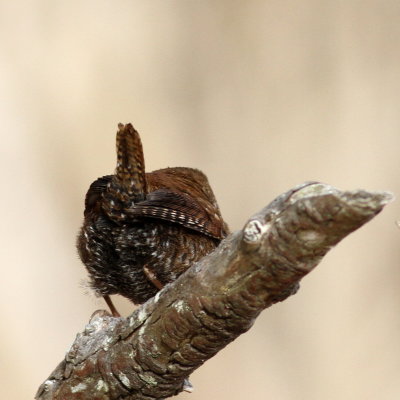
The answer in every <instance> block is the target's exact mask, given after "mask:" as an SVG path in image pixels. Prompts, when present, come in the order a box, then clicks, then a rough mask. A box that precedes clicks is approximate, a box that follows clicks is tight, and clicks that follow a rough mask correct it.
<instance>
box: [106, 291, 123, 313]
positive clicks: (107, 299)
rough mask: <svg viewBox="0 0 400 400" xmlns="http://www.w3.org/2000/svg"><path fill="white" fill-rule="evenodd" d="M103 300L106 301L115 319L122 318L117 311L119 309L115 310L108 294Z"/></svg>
mask: <svg viewBox="0 0 400 400" xmlns="http://www.w3.org/2000/svg"><path fill="white" fill-rule="evenodd" d="M103 299H104V300H105V302H106V303H107V305H108V308H109V309H110V311H111V314H112V315H113V317H117V318H118V317H120V316H121V314H120V313H119V312H118V311H117V309H116V308H115V306H114V304H113V302H112V301H111V298H110V296H109V295H108V294H106V295H105V296H103Z"/></svg>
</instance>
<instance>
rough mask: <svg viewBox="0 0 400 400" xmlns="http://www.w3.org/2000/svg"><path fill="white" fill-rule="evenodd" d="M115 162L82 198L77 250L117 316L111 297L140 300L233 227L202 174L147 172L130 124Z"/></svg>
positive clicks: (120, 135)
mask: <svg viewBox="0 0 400 400" xmlns="http://www.w3.org/2000/svg"><path fill="white" fill-rule="evenodd" d="M116 150H117V166H116V169H115V173H114V174H113V175H105V176H102V177H100V178H98V179H96V180H95V181H94V182H93V183H92V184H91V185H90V187H89V189H88V191H87V194H86V196H85V208H84V220H83V224H82V227H81V229H80V231H79V234H78V239H77V249H78V254H79V256H80V259H81V260H82V262H83V264H84V265H85V267H86V269H87V272H88V275H89V285H90V287H91V288H92V289H93V290H94V292H95V294H96V295H97V296H102V297H103V298H104V300H105V301H106V303H107V305H108V306H109V308H110V311H111V313H112V315H114V316H116V317H118V316H120V314H119V312H118V311H117V310H116V308H115V306H114V305H113V303H112V301H111V298H110V295H114V294H119V295H122V296H124V297H126V298H128V299H129V300H130V301H131V302H133V303H134V304H142V303H144V302H146V301H147V300H148V299H150V298H151V297H153V296H155V295H156V293H157V292H158V291H159V290H160V289H162V288H163V287H164V286H165V285H166V284H168V283H171V282H173V281H175V280H176V279H177V278H178V277H179V276H180V275H181V274H182V273H183V272H184V271H186V270H187V269H188V268H189V267H190V266H191V265H193V264H194V263H195V262H197V261H199V260H200V259H201V258H203V257H204V256H206V255H207V254H209V253H210V252H212V251H213V250H214V249H215V248H216V247H217V246H218V245H219V243H220V242H221V241H222V240H223V239H224V238H225V237H226V236H227V235H228V234H229V228H228V226H227V224H226V222H225V221H224V220H223V218H222V216H221V212H220V209H219V207H218V204H217V201H216V199H215V196H214V193H213V191H212V189H211V187H210V184H209V182H208V179H207V177H206V175H205V174H204V173H202V172H201V171H199V170H198V169H194V168H186V167H174V168H170V167H168V168H164V169H159V170H156V171H153V172H149V173H146V172H145V162H144V155H143V147H142V142H141V139H140V136H139V133H138V132H137V131H136V130H135V128H134V127H133V126H132V124H130V123H128V124H121V123H120V124H118V131H117V136H116Z"/></svg>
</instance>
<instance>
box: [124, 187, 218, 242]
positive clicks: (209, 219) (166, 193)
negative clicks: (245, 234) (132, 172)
mask: <svg viewBox="0 0 400 400" xmlns="http://www.w3.org/2000/svg"><path fill="white" fill-rule="evenodd" d="M129 214H130V215H134V216H135V217H148V218H158V219H162V220H165V221H169V222H172V223H175V224H179V225H182V226H185V227H186V228H189V229H192V230H194V231H198V232H201V233H203V234H205V235H208V236H212V237H214V238H216V239H222V238H224V237H225V234H224V231H223V229H222V223H221V219H220V217H219V216H218V215H211V214H210V213H208V212H207V210H205V209H204V208H203V207H202V206H201V205H200V204H199V203H198V202H196V201H195V200H194V199H193V198H192V197H191V196H189V195H187V194H185V193H178V192H173V191H171V190H168V189H159V190H155V191H154V192H152V193H149V194H148V196H147V199H146V200H145V201H141V202H139V203H136V204H135V206H134V207H133V208H132V209H131V210H130V211H129Z"/></svg>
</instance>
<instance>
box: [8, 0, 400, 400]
mask: <svg viewBox="0 0 400 400" xmlns="http://www.w3.org/2000/svg"><path fill="white" fill-rule="evenodd" d="M399 18H400V2H399V1H393V0H364V1H357V0H347V1H335V2H332V1H324V0H322V1H321V0H303V1H295V0H271V1H268V0H267V1H256V0H247V1H233V0H231V1H227V0H225V1H224V0H220V1H209V0H203V1H192V0H181V1H172V0H167V1H166V0H153V1H133V0H131V1H123V0H122V1H118V2H115V1H114V2H111V1H104V0H96V1H77V0H70V1H68V2H62V1H54V0H42V1H18V0H16V1H6V0H2V1H1V2H0V78H1V79H0V103H1V106H0V114H1V117H0V118H1V135H2V140H1V143H2V144H1V147H0V151H1V157H0V162H1V171H2V173H1V180H2V182H1V189H0V190H1V201H2V205H1V209H2V217H1V219H2V222H1V224H0V229H1V233H0V234H1V243H2V246H1V250H0V251H1V279H0V312H1V317H2V328H1V333H0V359H1V361H0V363H1V366H0V370H1V378H0V381H1V386H0V392H1V393H0V394H1V397H2V398H9V399H11V398H12V399H15V400H20V399H21V400H22V399H28V398H33V396H34V393H35V391H36V389H37V387H38V386H39V384H40V383H41V382H42V381H43V380H45V379H46V378H47V376H48V375H49V374H50V372H51V371H52V370H53V369H54V368H55V367H56V365H57V364H58V363H59V361H61V359H62V358H63V356H64V354H65V352H66V351H67V350H68V348H69V346H70V345H71V343H72V341H73V340H74V338H75V335H76V333H77V332H79V331H81V330H83V328H84V326H85V324H86V323H87V322H88V319H89V317H90V315H91V314H92V313H93V311H95V310H96V309H98V308H102V307H104V304H103V303H102V301H101V300H98V299H96V298H94V297H93V295H89V294H86V293H85V289H84V288H83V286H84V284H83V283H82V282H84V280H85V279H86V272H85V270H84V267H83V266H82V265H81V263H80V261H79V259H78V256H77V253H76V251H75V237H76V235H77V232H78V229H79V226H80V224H81V221H82V213H83V200H84V195H85V193H86V190H87V188H88V186H89V184H90V183H91V182H92V181H93V180H94V179H96V178H97V177H99V176H102V175H105V174H109V173H112V172H113V169H114V164H115V154H114V153H115V148H114V147H115V132H116V130H117V123H118V122H124V123H125V122H132V123H133V124H134V126H135V127H136V128H137V129H138V131H139V132H140V134H141V136H142V141H143V145H144V149H145V157H146V165H147V168H148V170H149V171H150V170H153V169H158V168H162V167H166V166H191V167H197V168H199V169H201V170H203V171H204V172H205V173H206V174H207V175H208V177H209V179H210V181H211V184H212V186H213V188H214V191H215V193H216V196H217V198H218V200H219V204H220V207H221V210H222V213H223V215H224V217H225V218H226V220H227V221H228V222H229V224H230V226H231V228H232V229H233V230H236V229H240V228H241V227H242V226H243V225H244V223H245V222H246V220H247V218H248V217H250V216H251V215H252V214H253V213H255V212H257V211H258V210H259V209H261V208H262V207H264V206H265V205H266V204H268V203H269V202H270V201H271V200H272V199H273V198H275V197H276V196H277V195H279V194H280V193H282V192H284V191H286V190H287V189H289V188H290V187H292V186H294V185H295V184H298V183H301V182H303V181H307V180H319V181H323V182H326V183H329V184H332V185H334V186H336V187H338V188H341V189H349V190H351V189H357V188H364V189H368V190H389V191H392V192H394V193H395V194H396V193H397V194H399V193H400V177H399V165H400V160H399V158H400V155H399V153H400V110H399V103H400V98H399V97H400V96H399V93H400V24H399ZM397 219H400V210H399V203H398V201H397V202H394V203H392V204H390V205H389V206H387V208H386V209H385V210H384V211H383V212H382V214H380V215H379V216H378V217H376V218H375V219H374V220H373V221H372V222H370V223H368V224H367V225H365V226H364V227H362V228H361V229H360V230H359V231H357V232H355V233H353V234H352V235H350V236H349V237H348V238H346V239H345V240H344V241H343V242H342V243H340V244H339V245H338V246H337V247H336V248H334V249H333V250H332V251H331V252H330V253H329V254H328V256H327V257H326V258H325V259H324V260H323V262H322V263H321V264H320V266H319V267H318V268H317V269H316V270H315V271H314V272H313V273H311V274H310V276H308V277H306V278H305V279H304V280H303V282H302V287H301V290H300V291H299V292H298V294H296V295H295V296H293V297H291V298H290V299H288V300H287V301H285V302H284V303H281V304H277V305H275V306H274V307H272V308H271V309H268V310H266V311H265V312H264V313H263V314H262V315H261V316H260V317H259V318H258V320H257V321H256V323H255V325H254V327H253V328H252V329H251V330H250V331H249V332H248V333H246V334H245V335H243V336H241V337H240V338H239V339H238V340H237V341H235V342H234V343H232V344H231V345H230V346H228V347H227V348H226V349H224V350H223V351H222V352H221V353H220V354H218V355H217V356H216V357H214V358H213V359H212V360H210V361H209V362H207V363H206V364H205V365H204V366H203V367H202V368H200V369H199V370H198V371H196V372H195V373H194V374H193V375H192V377H191V382H192V383H193V385H194V387H195V392H194V393H193V394H181V395H180V396H179V398H180V399H182V400H184V399H190V400H200V399H203V400H204V399H221V400H224V399H229V400H239V399H264V398H273V399H280V400H293V399H308V400H317V399H318V400H319V399H384V400H389V399H399V398H400V376H399V375H400V312H399V305H400V290H399V285H400V269H399V258H400V257H399V256H400V254H399V240H400V231H399V229H398V227H397V226H396V223H395V221H396V220H397ZM115 301H116V304H117V306H118V308H119V309H121V310H122V312H123V313H124V314H125V315H127V314H129V313H130V312H131V311H132V309H133V306H132V305H131V304H129V303H128V302H126V301H124V300H122V299H116V300H115Z"/></svg>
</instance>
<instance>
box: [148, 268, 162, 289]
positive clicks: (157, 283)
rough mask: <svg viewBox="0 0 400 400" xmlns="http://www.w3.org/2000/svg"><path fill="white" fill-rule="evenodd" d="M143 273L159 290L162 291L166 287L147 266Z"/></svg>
mask: <svg viewBox="0 0 400 400" xmlns="http://www.w3.org/2000/svg"><path fill="white" fill-rule="evenodd" d="M143 272H144V274H145V275H146V278H147V279H148V280H149V281H150V282H151V283H152V284H153V285H154V286H155V287H156V288H157V289H158V290H161V289H162V288H163V287H164V285H163V284H162V283H161V282H160V281H159V280H158V279H157V277H156V275H155V273H154V272H153V271H152V270H151V269H150V268H149V267H148V266H147V265H145V266H144V267H143Z"/></svg>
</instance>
